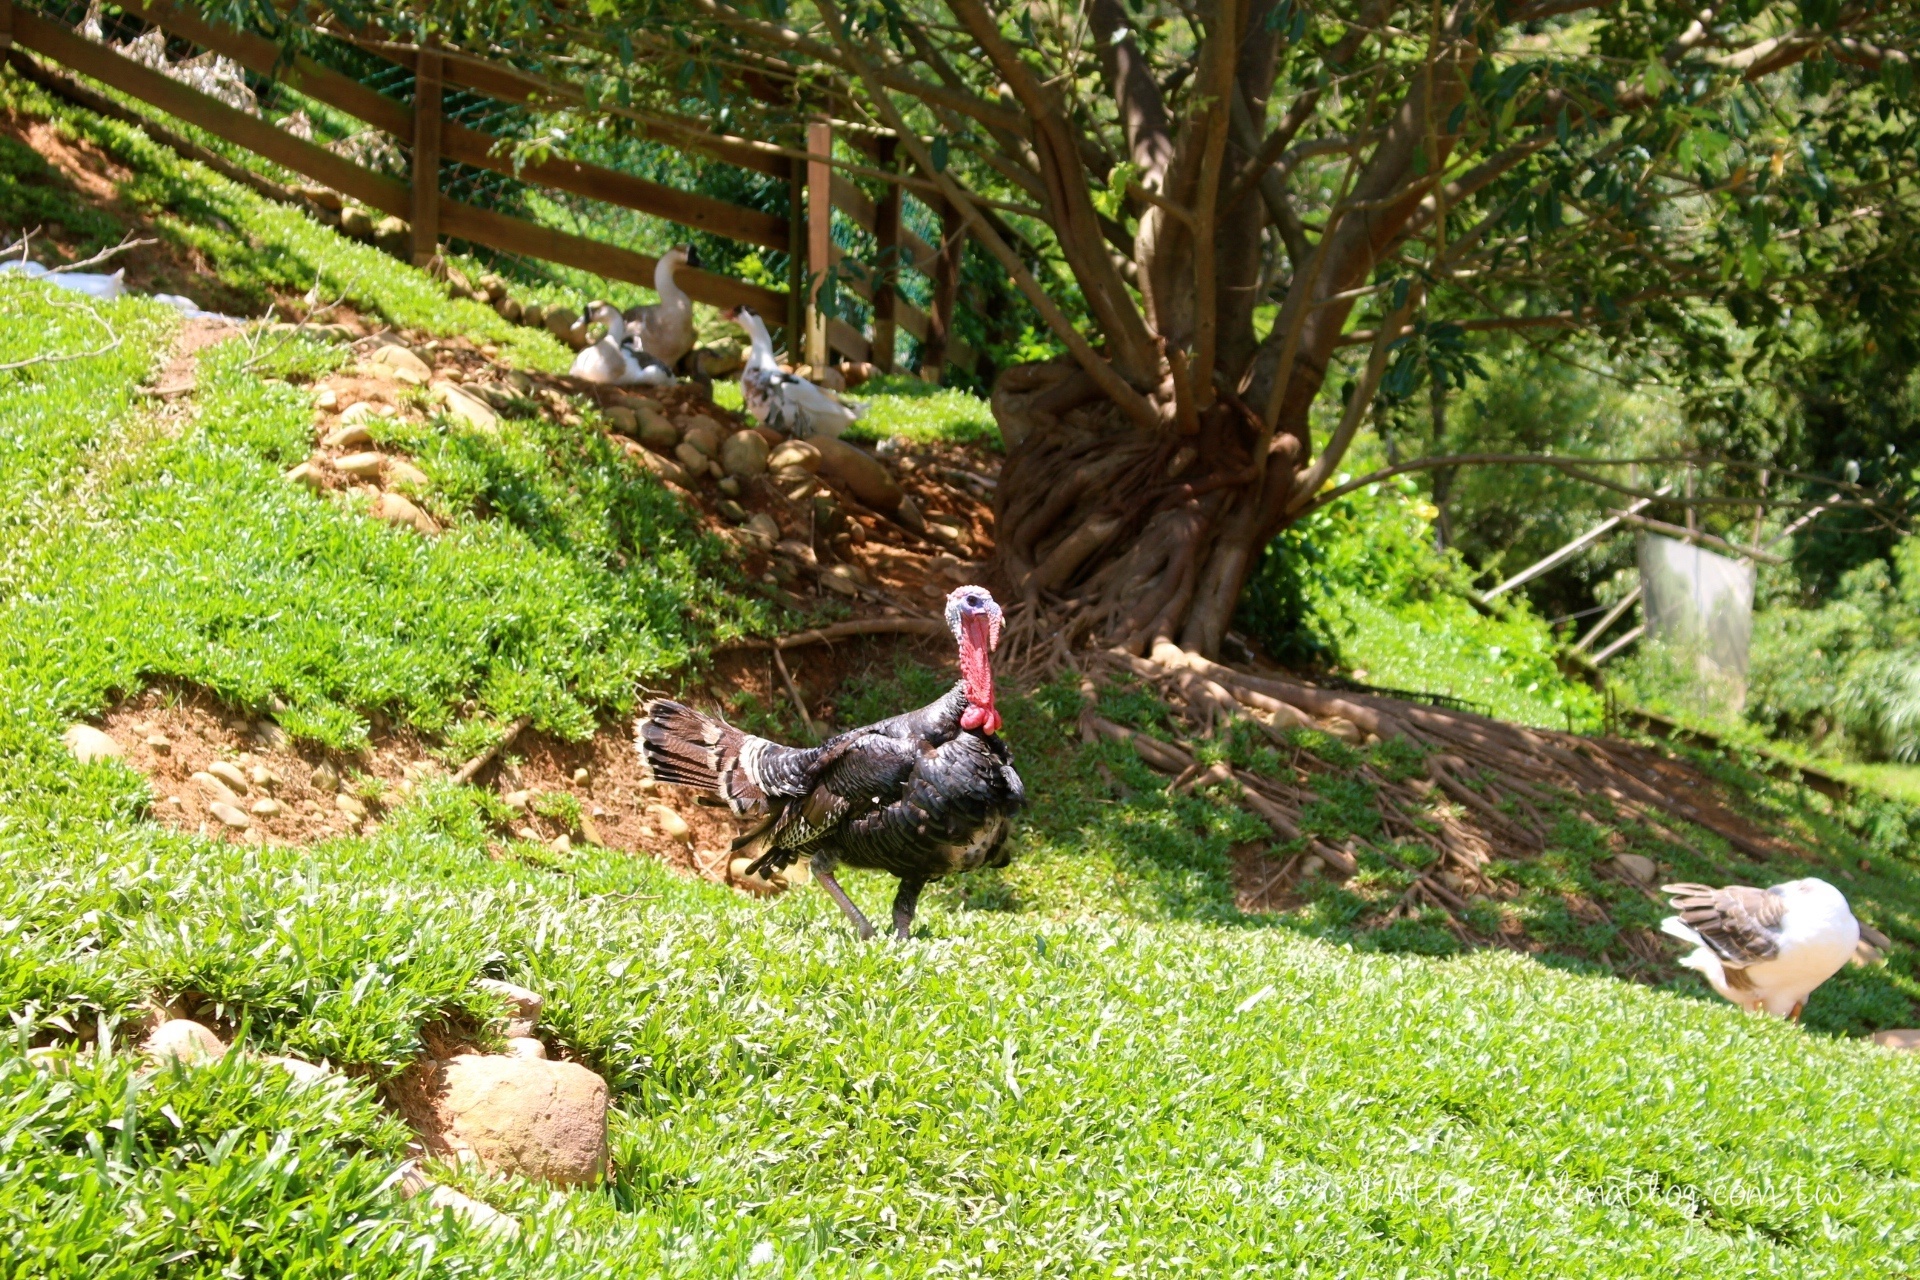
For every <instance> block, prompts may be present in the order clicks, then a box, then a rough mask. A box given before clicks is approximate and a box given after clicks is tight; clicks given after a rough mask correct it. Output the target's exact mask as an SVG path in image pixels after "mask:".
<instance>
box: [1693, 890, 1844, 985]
mask: <svg viewBox="0 0 1920 1280" xmlns="http://www.w3.org/2000/svg"><path fill="white" fill-rule="evenodd" d="M1661 892H1662V893H1665V894H1667V895H1668V896H1669V898H1670V899H1671V900H1672V902H1673V905H1674V907H1675V909H1677V910H1678V911H1679V912H1680V914H1679V915H1677V916H1668V917H1667V918H1666V919H1665V920H1662V921H1661V922H1660V930H1661V932H1662V933H1667V934H1671V935H1672V936H1673V937H1676V938H1678V939H1680V940H1681V941H1682V942H1690V943H1692V944H1693V945H1694V951H1693V954H1692V955H1689V956H1688V957H1686V959H1684V960H1682V961H1681V962H1680V963H1681V964H1683V965H1685V966H1686V967H1687V968H1689V969H1694V970H1697V971H1698V972H1699V973H1700V974H1701V975H1702V976H1704V977H1705V978H1706V980H1707V982H1708V983H1709V984H1710V985H1711V986H1712V987H1713V989H1714V990H1715V991H1717V992H1719V993H1720V994H1721V995H1722V996H1724V997H1725V998H1727V999H1728V1000H1731V1001H1733V1003H1735V1004H1737V1005H1739V1006H1740V1007H1741V1008H1743V1009H1746V1010H1748V1011H1750V1012H1758V1011H1760V1010H1763V1009H1764V1010H1765V1011H1766V1012H1768V1013H1770V1014H1772V1015H1773V1016H1774V1017H1776V1018H1796V1019H1797V1018H1798V1017H1799V1016H1800V1011H1801V1010H1802V1009H1804V1008H1806V1005H1807V997H1808V996H1809V995H1812V994H1813V989H1814V988H1815V987H1817V986H1819V985H1820V984H1821V983H1823V982H1825V981H1826V980H1827V979H1828V978H1831V977H1832V976H1833V975H1834V974H1836V973H1838V972H1840V968H1841V966H1842V965H1844V964H1846V963H1847V961H1848V960H1849V959H1851V958H1852V956H1853V953H1854V948H1855V947H1857V946H1859V944H1860V922H1859V921H1858V920H1855V919H1854V918H1853V910H1852V908H1850V907H1848V906H1847V900H1846V898H1845V897H1844V896H1842V895H1841V893H1840V891H1839V890H1838V889H1836V888H1834V887H1833V886H1832V885H1830V884H1828V883H1827V882H1826V881H1825V880H1816V879H1814V878H1813V877H1811V876H1809V877H1808V878H1806V879H1804V880H1789V881H1787V882H1786V883H1785V884H1777V885H1775V886H1773V888H1771V889H1753V888H1749V887H1748V886H1746V885H1728V886H1727V887H1726V888H1724V889H1715V888H1712V887H1710V886H1708V885H1704V884H1669V885H1662V886H1661Z"/></svg>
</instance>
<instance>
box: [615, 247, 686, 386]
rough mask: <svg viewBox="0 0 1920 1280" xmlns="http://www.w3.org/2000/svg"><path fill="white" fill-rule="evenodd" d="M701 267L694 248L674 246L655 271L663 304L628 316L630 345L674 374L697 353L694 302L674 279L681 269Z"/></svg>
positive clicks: (655, 284)
mask: <svg viewBox="0 0 1920 1280" xmlns="http://www.w3.org/2000/svg"><path fill="white" fill-rule="evenodd" d="M699 265H700V258H699V255H698V254H696V253H694V251H693V246H691V245H685V244H677V245H675V246H673V248H671V249H669V250H667V251H666V252H665V253H663V254H661V255H660V261H659V262H657V263H655V264H654V267H653V291H654V292H655V293H657V294H659V295H660V301H658V302H654V303H649V304H648V305H646V306H644V307H630V308H628V310H627V313H626V317H625V318H626V322H627V330H628V334H629V337H628V342H629V343H630V345H631V346H632V347H633V349H634V350H635V351H639V352H644V353H645V355H649V356H652V357H653V358H654V359H655V360H658V361H659V362H660V363H661V364H663V365H665V366H666V367H667V368H668V369H670V370H671V369H677V368H679V367H680V361H681V360H682V359H684V358H685V356H686V354H687V352H689V351H691V350H693V299H692V298H689V297H688V296H687V295H686V291H685V290H683V289H682V288H681V287H680V286H679V285H678V284H676V283H675V282H674V279H673V276H674V273H675V272H676V271H678V270H679V269H680V268H681V267H698V266H699Z"/></svg>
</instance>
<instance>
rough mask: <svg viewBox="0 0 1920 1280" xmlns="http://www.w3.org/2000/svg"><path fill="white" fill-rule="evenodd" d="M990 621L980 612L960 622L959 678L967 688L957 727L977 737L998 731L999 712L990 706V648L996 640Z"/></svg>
mask: <svg viewBox="0 0 1920 1280" xmlns="http://www.w3.org/2000/svg"><path fill="white" fill-rule="evenodd" d="M993 623H994V620H993V618H992V617H991V616H990V615H988V614H987V613H985V612H984V611H982V612H978V613H967V614H963V615H962V616H961V618H960V678H961V679H962V680H963V681H965V682H966V686H967V703H968V705H967V710H966V712H965V714H963V715H962V716H961V717H960V727H961V728H963V729H972V730H976V731H978V732H981V733H998V732H999V731H1000V712H999V710H998V709H997V708H996V707H995V706H994V705H993V648H994V642H995V641H996V640H998V639H999V637H998V636H996V635H995V634H994V632H995V631H996V630H997V628H996V627H995V626H994V625H993Z"/></svg>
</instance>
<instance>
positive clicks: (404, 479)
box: [387, 458, 428, 489]
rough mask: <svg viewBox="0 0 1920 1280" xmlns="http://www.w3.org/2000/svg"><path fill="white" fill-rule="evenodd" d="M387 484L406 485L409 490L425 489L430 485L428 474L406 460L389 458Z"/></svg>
mask: <svg viewBox="0 0 1920 1280" xmlns="http://www.w3.org/2000/svg"><path fill="white" fill-rule="evenodd" d="M387 483H388V484H400V485H405V486H407V487H408V488H409V489H424V488H426V487H427V484H428V480H427V473H426V472H424V471H422V470H421V469H420V468H418V467H416V466H414V465H413V464H412V463H411V462H408V461H407V460H406V459H405V458H388V459H387Z"/></svg>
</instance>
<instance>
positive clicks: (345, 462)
mask: <svg viewBox="0 0 1920 1280" xmlns="http://www.w3.org/2000/svg"><path fill="white" fill-rule="evenodd" d="M385 467H386V458H385V456H383V455H382V454H379V453H376V452H374V451H373V450H371V449H369V450H367V451H365V452H363V453H349V454H347V455H345V456H344V457H339V458H335V459H334V460H333V469H334V470H335V471H338V472H339V473H340V474H341V475H344V476H352V477H353V478H354V479H356V480H378V479H379V478H380V472H381V471H382V470H383V469H385Z"/></svg>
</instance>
